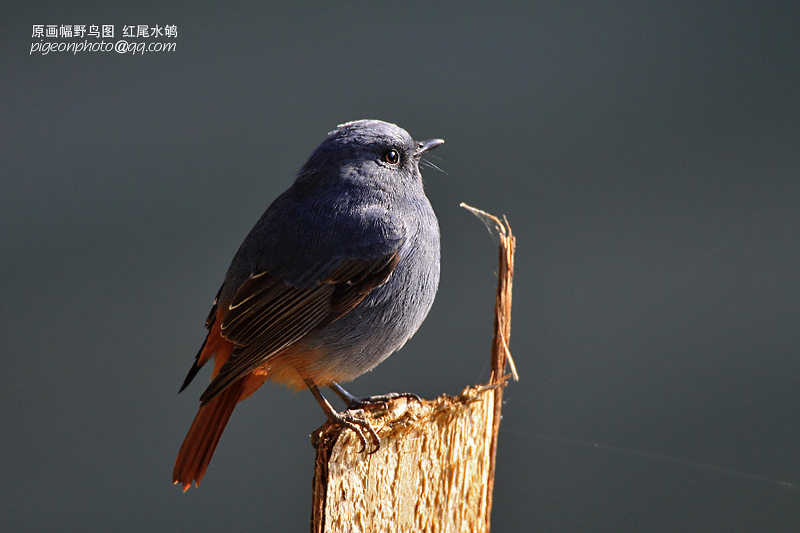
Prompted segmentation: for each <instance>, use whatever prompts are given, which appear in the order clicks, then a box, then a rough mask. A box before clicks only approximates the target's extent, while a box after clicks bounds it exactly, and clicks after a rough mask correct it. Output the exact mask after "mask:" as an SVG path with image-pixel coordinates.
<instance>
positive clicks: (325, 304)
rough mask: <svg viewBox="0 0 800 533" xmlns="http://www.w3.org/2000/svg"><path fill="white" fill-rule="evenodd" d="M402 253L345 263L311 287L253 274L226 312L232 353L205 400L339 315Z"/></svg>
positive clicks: (391, 267)
mask: <svg viewBox="0 0 800 533" xmlns="http://www.w3.org/2000/svg"><path fill="white" fill-rule="evenodd" d="M399 259H400V258H399V255H398V251H397V250H394V251H393V252H391V253H389V254H386V255H383V256H380V257H378V258H375V259H369V260H363V259H354V260H352V259H351V260H346V261H343V262H342V263H341V264H340V265H339V266H338V267H337V268H335V269H334V270H333V271H332V272H331V274H330V275H328V276H327V277H326V278H325V279H324V280H323V281H321V282H320V283H319V284H317V285H316V286H314V287H311V288H295V287H292V286H290V285H288V284H287V283H285V282H284V281H283V280H281V279H280V278H279V277H278V276H276V275H274V274H271V273H269V272H260V273H258V274H254V275H251V276H250V277H249V278H248V279H247V280H246V281H245V282H244V283H242V285H241V286H240V287H239V289H238V290H237V291H236V294H235V295H234V297H233V300H232V301H231V303H230V304H229V305H228V308H227V310H226V311H225V313H224V315H223V316H222V324H221V331H220V332H221V334H222V336H223V337H224V338H225V339H227V340H229V341H231V342H233V343H234V345H235V347H234V350H233V353H232V354H231V356H230V357H229V358H228V360H227V361H226V362H225V364H224V365H223V366H222V368H221V369H220V371H219V374H217V376H216V377H215V378H214V379H213V380H212V381H211V384H210V385H209V386H208V388H207V389H206V390H205V392H204V393H203V394H202V396H201V397H200V401H201V402H203V403H204V404H205V403H207V402H208V401H210V400H211V399H212V398H214V397H215V396H216V395H218V394H219V393H220V392H222V391H224V390H225V389H226V388H228V387H229V386H230V385H232V384H233V383H235V382H236V381H238V380H239V379H241V378H242V377H244V376H245V375H247V374H248V373H250V372H252V371H253V370H255V369H256V368H258V367H259V366H261V365H263V364H264V363H266V362H267V361H269V360H270V358H272V357H274V356H275V355H276V354H277V353H279V352H280V351H281V350H283V349H284V348H286V347H287V346H290V345H291V344H293V343H295V342H297V341H298V340H299V339H300V338H302V337H303V336H304V335H306V334H307V333H308V332H309V331H311V330H312V329H314V328H315V327H318V326H320V325H324V324H327V323H330V322H333V321H334V320H336V319H338V318H339V317H341V316H342V315H344V314H345V313H347V312H348V311H350V310H351V309H352V308H354V307H355V306H356V305H358V303H359V302H360V301H361V300H363V299H364V297H365V296H366V295H367V294H368V293H369V292H370V291H371V290H372V289H374V288H375V287H378V286H379V285H381V284H383V283H384V282H385V281H386V280H387V279H389V276H391V274H392V272H393V271H394V268H395V267H396V266H397V263H398V261H399Z"/></svg>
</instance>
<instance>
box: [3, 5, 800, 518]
mask: <svg viewBox="0 0 800 533" xmlns="http://www.w3.org/2000/svg"><path fill="white" fill-rule="evenodd" d="M695 4H697V5H695ZM25 9H26V10H25V11H23V10H22V9H17V10H13V9H11V8H8V7H6V8H5V9H4V14H3V17H2V18H3V22H2V35H1V38H2V43H0V44H1V45H2V48H1V50H2V52H0V54H2V58H1V59H0V94H2V99H1V100H0V118H1V120H2V133H0V135H1V136H2V137H1V138H0V147H2V148H0V150H1V152H0V179H2V195H0V227H2V230H1V231H0V250H1V252H0V269H2V270H1V272H2V279H3V283H2V307H0V324H2V328H3V334H2V348H3V350H2V351H3V363H2V372H0V400H1V401H2V408H1V411H0V426H1V427H2V428H3V431H2V433H0V490H1V491H2V498H0V516H1V517H2V524H3V529H4V530H9V531H10V530H14V531H17V530H20V531H24V530H29V531H34V530H36V531H40V530H118V531H143V530H154V531H181V530H190V529H191V530H196V531H211V530H220V528H223V527H224V528H226V530H237V531H239V530H240V531H248V530H253V531H255V530H260V531H263V530H271V531H304V530H306V528H307V525H308V520H309V516H310V511H309V508H310V498H311V495H310V493H311V475H312V461H313V450H312V447H311V445H310V443H309V437H308V435H309V434H310V433H311V431H312V430H313V429H314V428H316V427H317V426H318V425H319V424H321V423H322V422H323V416H322V413H321V412H320V410H319V408H318V406H317V405H316V403H315V402H314V400H313V398H312V397H311V395H310V394H308V393H306V392H301V393H299V394H293V393H291V392H288V391H287V390H285V389H283V388H281V387H278V386H275V385H268V386H265V387H264V388H263V389H262V390H261V391H259V393H258V394H256V395H255V396H254V397H253V398H252V399H250V400H249V401H247V402H245V403H243V404H241V405H240V407H239V408H238V409H237V411H236V413H235V415H234V416H233V419H232V421H231V423H230V425H229V426H228V429H227V431H226V433H225V435H224V437H223V439H222V442H221V444H220V447H219V448H218V450H217V453H216V456H215V457H214V460H213V462H212V464H211V467H210V469H209V471H208V474H207V476H206V478H205V479H204V481H203V485H202V486H201V488H200V489H199V490H192V491H190V492H189V493H187V494H183V493H181V491H180V490H179V489H178V488H176V487H174V486H172V485H171V484H170V474H171V470H172V464H173V461H174V458H175V455H176V453H177V451H178V447H179V446H180V443H181V441H182V439H183V437H184V434H185V432H186V430H187V429H188V427H189V424H190V422H191V419H192V417H193V416H194V413H195V409H196V407H197V397H198V396H199V394H200V392H201V390H202V388H203V382H204V381H205V380H206V379H207V373H203V374H202V375H201V379H200V382H199V383H196V384H193V386H192V387H191V388H190V389H189V390H188V391H187V392H186V393H184V394H182V395H181V396H176V392H177V389H178V386H179V385H180V383H181V381H182V380H183V377H184V375H185V373H186V371H187V370H188V368H189V365H190V363H191V361H192V358H193V357H194V355H195V352H196V350H197V348H198V347H199V345H200V343H201V341H202V338H203V333H204V331H203V328H202V324H203V320H204V319H205V316H206V314H207V312H208V309H209V306H210V304H211V300H212V298H213V296H214V294H215V293H216V290H217V288H218V285H219V283H220V282H221V280H222V276H223V274H224V271H225V268H226V267H227V264H228V261H229V260H230V258H231V257H232V256H233V253H234V252H235V251H236V248H237V246H238V244H239V242H240V241H241V239H242V238H243V237H244V235H245V234H246V232H247V231H248V229H249V228H250V226H251V225H252V224H253V223H254V222H255V220H256V219H257V218H258V216H259V215H260V214H261V212H262V211H263V210H264V209H265V208H266V207H267V205H268V204H269V203H270V202H271V201H272V199H273V198H274V197H275V196H276V195H277V194H279V193H280V192H281V191H282V190H283V189H284V188H286V187H287V186H288V185H289V183H290V182H291V180H292V176H293V174H294V172H295V171H296V170H297V169H298V168H299V167H300V165H301V164H302V163H303V162H304V160H305V158H306V157H307V155H308V154H309V153H310V152H311V150H312V149H313V148H314V147H315V146H316V144H317V143H318V142H319V141H320V140H321V139H322V138H323V137H324V136H325V134H326V133H327V132H328V131H329V130H330V129H332V128H333V127H334V126H335V125H336V124H338V123H341V122H344V121H346V120H351V119H358V118H382V119H385V120H388V121H392V122H396V123H398V124H400V125H401V126H403V127H405V128H407V129H408V130H409V131H410V132H411V133H412V135H414V136H415V137H417V138H420V139H421V138H430V137H442V138H444V139H446V140H447V144H446V145H445V146H443V147H442V148H440V149H438V150H437V151H436V152H434V153H433V154H432V161H433V162H435V163H436V164H437V165H438V166H440V167H441V168H442V169H444V171H445V172H446V173H445V174H443V173H440V172H436V171H432V170H431V169H427V170H426V171H425V177H426V183H427V190H428V194H429V196H430V198H431V200H432V203H433V205H434V207H435V209H436V211H437V213H438V215H439V218H440V221H441V226H442V234H443V240H442V247H443V265H442V270H443V271H442V284H441V289H440V292H439V296H438V299H437V302H436V304H435V305H434V308H433V310H432V312H431V314H430V316H429V318H428V320H427V322H426V323H425V324H424V326H423V327H422V329H421V330H420V332H419V333H418V334H417V336H416V337H415V338H414V339H413V341H411V342H410V343H409V344H408V345H407V346H406V347H405V348H404V349H403V350H402V352H400V353H399V354H396V355H395V356H394V357H392V358H390V359H389V360H388V361H387V362H385V363H384V364H383V365H381V366H380V367H378V368H377V369H376V371H375V372H373V373H371V374H369V375H366V376H363V377H362V378H360V379H359V380H357V381H356V382H354V383H353V384H351V386H350V388H351V389H352V390H353V392H355V393H358V394H368V393H379V392H385V391H389V390H401V391H406V390H410V391H415V392H417V393H419V394H421V395H423V396H426V397H434V396H436V395H438V394H441V393H457V392H458V391H460V390H461V389H462V388H463V387H464V386H466V385H469V384H474V383H479V382H482V381H483V380H485V379H486V377H487V361H488V348H489V345H490V337H491V314H492V305H493V298H494V286H495V281H494V269H495V265H496V251H495V243H494V242H493V241H492V239H491V238H490V236H489V235H488V233H487V232H486V230H485V229H484V228H483V226H482V225H481V223H480V222H479V221H477V220H476V219H475V218H474V217H473V216H472V215H470V214H468V213H467V212H466V211H464V210H462V209H460V208H459V207H458V204H459V202H461V201H465V202H468V203H471V204H473V205H476V206H478V207H481V208H483V209H486V210H489V211H491V212H494V213H497V214H503V213H505V214H507V215H508V218H509V221H510V222H511V225H512V227H513V229H514V231H515V232H516V234H517V236H518V239H519V249H518V254H517V271H516V273H517V275H516V280H515V289H516V291H515V300H514V303H515V307H514V320H513V327H512V331H513V336H512V342H511V348H512V351H513V353H514V355H515V356H516V361H517V365H518V368H519V371H520V374H521V376H522V381H521V382H520V383H512V384H511V385H510V386H509V387H508V390H507V393H506V398H507V404H506V407H505V411H504V419H503V425H502V428H501V435H500V449H499V464H498V468H497V485H496V493H495V509H494V514H493V524H494V530H495V531H723V530H724V531H796V530H797V528H798V523H800V489H798V488H797V484H800V425H799V424H798V422H799V421H798V408H800V387H799V386H798V383H799V382H800V358H798V348H800V328H798V318H799V317H800V275H799V271H798V264H799V263H800V209H799V208H798V200H800V179H799V178H800V146H799V145H800V61H799V60H800V4H798V3H797V2H751V3H734V2H718V3H675V2H664V3H654V4H651V5H648V4H642V3H614V4H611V3H607V2H603V3H585V4H581V3H574V4H573V3H564V2H552V3H547V4H536V5H527V4H526V5H524V6H523V5H519V6H516V7H511V6H504V7H498V6H492V7H488V6H483V5H469V6H468V5H466V4H464V3H456V2H453V3H447V4H436V5H431V4H430V3H424V4H423V3H391V4H389V3H387V4H384V5H376V4H371V3H370V4H368V3H366V2H364V3H352V4H351V3H331V4H330V5H329V4H323V3H319V4H302V5H295V6H293V7H286V6H280V5H267V4H263V3H253V4H238V3H237V4H235V5H229V4H225V5H219V6H213V5H208V4H206V3H191V4H186V5H182V6H180V7H169V8H167V7H163V6H160V5H157V4H153V5H146V4H141V3H136V4H134V3H132V2H130V3H127V4H122V5H108V4H105V3H103V4H100V3H97V4H80V5H67V4H66V3H51V4H41V3H40V4H36V5H31V6H30V7H29V8H25ZM33 24H114V25H115V27H116V30H117V37H119V34H120V33H121V29H122V26H123V25H125V24H149V25H154V24H160V25H164V24H176V25H177V27H178V38H177V43H178V48H177V52H175V53H169V54H149V55H145V56H144V57H141V56H136V57H131V56H120V55H117V54H115V53H107V54H100V53H93V54H92V53H85V54H82V55H79V56H77V57H73V56H72V55H69V54H50V55H48V56H45V57H42V56H39V55H33V56H29V55H28V51H29V47H30V43H31V41H32V39H31V38H30V35H31V27H32V25H33ZM434 156H435V157H434Z"/></svg>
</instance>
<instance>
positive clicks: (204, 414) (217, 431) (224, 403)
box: [172, 380, 245, 492]
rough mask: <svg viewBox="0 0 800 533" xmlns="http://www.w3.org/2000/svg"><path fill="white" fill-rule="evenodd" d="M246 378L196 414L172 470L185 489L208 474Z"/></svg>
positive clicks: (173, 476) (176, 481)
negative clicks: (210, 463) (212, 458)
mask: <svg viewBox="0 0 800 533" xmlns="http://www.w3.org/2000/svg"><path fill="white" fill-rule="evenodd" d="M243 381H245V380H240V381H238V382H237V383H234V384H233V385H231V386H230V387H229V388H228V389H226V390H225V391H223V392H222V393H221V394H220V395H219V396H217V397H216V398H214V399H213V400H211V401H210V402H208V403H207V404H206V405H204V406H202V407H200V410H199V411H198V412H197V415H196V416H195V417H194V422H192V427H191V428H190V429H189V433H188V434H187V435H186V438H185V439H184V441H183V445H182V446H181V451H180V452H178V458H177V459H176V461H175V469H174V470H173V471H172V480H173V482H174V483H176V484H177V483H181V484H182V485H183V490H184V492H185V491H187V490H188V489H189V487H191V485H192V481H194V482H195V486H199V485H200V480H202V479H203V475H204V474H205V473H206V469H207V468H208V463H209V462H211V456H212V455H214V450H216V449H217V444H219V438H220V437H221V436H222V432H223V431H224V430H225V426H226V425H227V424H228V420H229V419H230V417H231V415H232V414H233V409H234V408H235V407H236V404H237V403H238V402H239V400H240V399H241V397H242V392H244V390H243V386H244V383H243Z"/></svg>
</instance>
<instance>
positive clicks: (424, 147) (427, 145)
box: [414, 139, 444, 156]
mask: <svg viewBox="0 0 800 533" xmlns="http://www.w3.org/2000/svg"><path fill="white" fill-rule="evenodd" d="M442 144H444V141H443V140H442V139H430V140H427V141H420V142H419V146H418V148H417V150H416V151H415V152H414V155H416V156H420V155H422V154H424V153H425V152H430V151H431V150H433V149H434V148H436V147H437V146H439V145H442Z"/></svg>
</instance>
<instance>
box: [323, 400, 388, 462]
mask: <svg viewBox="0 0 800 533" xmlns="http://www.w3.org/2000/svg"><path fill="white" fill-rule="evenodd" d="M356 412H358V411H356ZM361 414H362V415H363V414H364V412H363V410H362V411H361ZM330 422H331V423H332V424H338V425H340V426H344V427H346V428H348V429H351V430H353V432H354V433H355V434H356V435H357V436H358V440H359V441H360V442H361V449H360V450H359V451H358V453H363V452H365V451H367V437H366V436H365V435H364V431H366V432H367V433H369V436H370V437H371V439H372V450H371V451H369V452H367V454H368V455H372V454H373V453H375V452H377V451H378V450H379V449H380V447H381V439H380V437H378V433H377V432H376V431H375V429H374V428H373V427H372V424H370V423H369V422H368V421H367V420H366V419H365V418H360V417H358V416H355V415H354V414H353V412H351V411H349V410H348V411H345V412H344V413H336V414H335V415H334V416H333V417H332V418H331V419H330Z"/></svg>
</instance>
